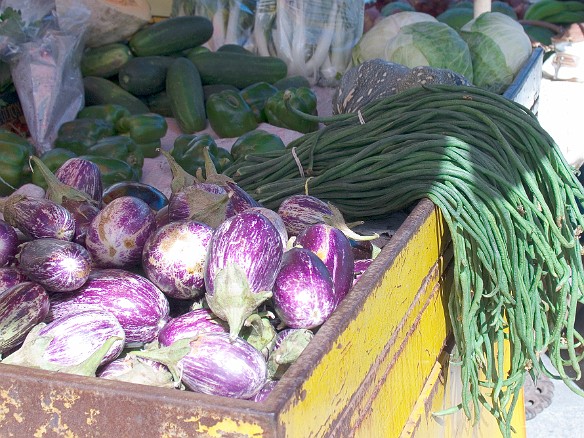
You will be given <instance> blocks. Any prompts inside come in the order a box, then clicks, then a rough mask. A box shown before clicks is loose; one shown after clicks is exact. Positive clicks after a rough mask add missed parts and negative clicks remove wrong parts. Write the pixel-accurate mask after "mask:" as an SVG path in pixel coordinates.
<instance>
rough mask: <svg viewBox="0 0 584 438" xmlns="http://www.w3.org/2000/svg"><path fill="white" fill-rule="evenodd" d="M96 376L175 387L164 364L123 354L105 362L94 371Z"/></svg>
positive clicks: (141, 383) (170, 374)
mask: <svg viewBox="0 0 584 438" xmlns="http://www.w3.org/2000/svg"><path fill="white" fill-rule="evenodd" d="M96 376H97V377H100V378H102V379H108V380H118V381H121V382H130V383H138V384H140V385H149V386H158V387H162V388H173V387H175V386H176V385H175V383H174V379H173V377H172V373H171V372H170V371H169V370H168V368H167V367H166V366H165V365H162V364H161V363H158V362H155V361H153V360H150V359H142V358H140V357H138V356H132V355H125V356H124V357H118V358H117V359H116V360H114V361H112V362H109V363H106V364H105V365H104V366H102V367H100V368H99V369H98V370H97V373H96Z"/></svg>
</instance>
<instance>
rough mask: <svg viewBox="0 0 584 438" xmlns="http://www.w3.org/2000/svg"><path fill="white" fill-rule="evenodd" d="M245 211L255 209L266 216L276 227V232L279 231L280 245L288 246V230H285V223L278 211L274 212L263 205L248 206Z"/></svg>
mask: <svg viewBox="0 0 584 438" xmlns="http://www.w3.org/2000/svg"><path fill="white" fill-rule="evenodd" d="M247 211H256V212H258V213H261V214H263V215H264V216H265V217H267V218H268V219H269V220H270V222H271V223H272V225H274V226H275V227H276V230H278V233H280V238H281V239H282V247H283V248H286V247H287V246H288V231H286V224H285V223H284V221H283V220H282V218H281V217H280V215H279V214H278V213H276V212H275V211H274V210H270V209H269V208H265V207H250V208H248V209H247Z"/></svg>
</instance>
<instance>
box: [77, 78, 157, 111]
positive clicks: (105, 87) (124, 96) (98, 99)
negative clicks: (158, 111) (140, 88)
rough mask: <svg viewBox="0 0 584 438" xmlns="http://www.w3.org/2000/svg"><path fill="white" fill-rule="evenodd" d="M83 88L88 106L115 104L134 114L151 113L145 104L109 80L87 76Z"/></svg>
mask: <svg viewBox="0 0 584 438" xmlns="http://www.w3.org/2000/svg"><path fill="white" fill-rule="evenodd" d="M83 88H84V90H85V105H87V106H89V105H103V104H106V103H113V104H116V105H121V106H123V107H125V108H127V110H128V111H130V113H132V114H141V113H147V112H150V110H149V108H148V106H146V104H145V103H144V102H142V101H141V100H140V99H138V98H137V97H136V96H134V95H133V94H131V93H128V92H127V91H126V90H124V89H123V88H122V87H120V86H119V85H116V84H115V83H113V82H112V81H110V80H109V79H105V78H100V77H97V76H86V77H84V78H83Z"/></svg>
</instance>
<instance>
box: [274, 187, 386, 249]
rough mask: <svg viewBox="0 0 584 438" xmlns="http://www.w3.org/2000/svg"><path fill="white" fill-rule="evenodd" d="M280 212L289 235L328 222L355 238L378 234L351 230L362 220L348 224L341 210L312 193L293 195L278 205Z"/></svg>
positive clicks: (372, 236) (372, 237)
mask: <svg viewBox="0 0 584 438" xmlns="http://www.w3.org/2000/svg"><path fill="white" fill-rule="evenodd" d="M278 214H279V215H280V217H281V218H282V220H283V221H284V224H285V225H286V230H287V231H288V235H289V236H291V237H292V236H297V235H298V234H300V233H301V232H302V231H304V230H305V229H306V228H308V227H309V226H310V225H314V224H327V225H330V226H332V227H335V228H338V229H339V230H341V231H342V232H343V233H344V234H345V235H346V236H347V237H348V238H350V239H354V240H374V239H377V238H378V237H379V235H377V234H373V235H371V236H361V235H360V234H358V233H356V232H354V231H352V230H351V227H352V226H355V225H360V224H361V223H362V222H356V223H352V224H347V223H346V222H345V219H344V217H343V214H342V213H341V211H340V210H339V209H338V208H336V207H335V206H334V205H333V204H331V203H330V202H325V201H323V200H322V199H319V198H317V197H315V196H311V195H291V196H289V197H287V198H286V199H284V200H283V201H282V203H281V204H280V206H279V207H278Z"/></svg>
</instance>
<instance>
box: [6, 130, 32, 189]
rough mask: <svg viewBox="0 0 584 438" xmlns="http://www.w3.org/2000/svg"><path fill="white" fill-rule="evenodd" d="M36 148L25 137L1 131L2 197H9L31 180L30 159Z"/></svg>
mask: <svg viewBox="0 0 584 438" xmlns="http://www.w3.org/2000/svg"><path fill="white" fill-rule="evenodd" d="M33 154H34V147H33V146H32V144H31V143H29V142H28V141H27V140H26V139H25V138H24V137H21V136H20V135H18V134H15V133H14V132H10V131H8V130H4V129H0V157H2V159H1V160H0V195H1V196H7V195H10V194H11V193H12V192H14V190H15V189H17V188H18V187H20V186H21V185H23V184H25V183H27V182H28V181H29V180H30V176H31V175H30V167H29V165H28V158H29V157H30V156H31V155H33Z"/></svg>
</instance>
